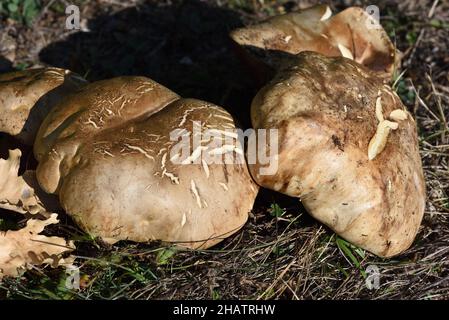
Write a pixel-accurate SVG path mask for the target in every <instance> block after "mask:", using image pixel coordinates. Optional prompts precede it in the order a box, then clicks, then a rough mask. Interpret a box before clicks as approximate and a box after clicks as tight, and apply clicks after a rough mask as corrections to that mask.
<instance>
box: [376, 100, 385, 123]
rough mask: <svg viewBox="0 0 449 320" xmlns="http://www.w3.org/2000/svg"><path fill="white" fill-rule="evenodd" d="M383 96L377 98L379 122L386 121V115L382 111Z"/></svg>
mask: <svg viewBox="0 0 449 320" xmlns="http://www.w3.org/2000/svg"><path fill="white" fill-rule="evenodd" d="M381 100H382V97H381V96H378V97H377V99H376V118H377V120H378V121H379V122H382V121H384V120H385V119H384V115H383V111H382V101H381Z"/></svg>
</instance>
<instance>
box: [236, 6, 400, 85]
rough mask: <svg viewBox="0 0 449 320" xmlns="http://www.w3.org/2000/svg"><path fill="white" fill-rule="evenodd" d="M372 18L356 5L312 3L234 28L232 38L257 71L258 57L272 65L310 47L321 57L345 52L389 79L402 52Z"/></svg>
mask: <svg viewBox="0 0 449 320" xmlns="http://www.w3.org/2000/svg"><path fill="white" fill-rule="evenodd" d="M376 23H377V22H376V21H375V20H374V19H373V18H372V17H371V16H370V15H369V14H368V13H367V12H366V11H365V10H363V9H362V8H359V7H350V8H348V9H346V10H344V11H342V12H340V13H338V14H336V15H334V16H332V11H331V10H330V8H329V7H328V6H327V5H317V6H313V7H310V8H308V9H305V10H301V11H298V12H292V13H287V14H283V15H280V16H275V17H272V18H270V19H268V20H267V21H265V22H262V23H260V24H256V25H253V26H248V27H245V28H240V29H236V30H234V31H232V32H231V38H232V39H233V40H234V41H235V43H237V44H238V45H239V46H242V47H243V50H239V52H240V54H241V56H242V58H243V59H244V60H245V61H246V62H247V63H249V64H250V65H251V66H252V67H253V69H256V70H255V71H256V72H257V71H258V70H257V69H258V68H259V69H260V68H261V67H263V64H262V63H261V62H263V63H264V64H267V65H269V66H270V67H272V68H273V69H275V70H276V69H277V68H278V67H279V64H280V63H282V61H283V60H285V58H289V57H290V56H289V54H290V55H295V54H297V53H299V52H302V51H315V52H319V53H321V54H324V55H326V56H332V57H333V56H344V57H346V58H349V59H352V60H355V61H356V62H358V63H360V64H362V65H364V66H366V67H368V68H369V69H371V70H374V71H377V72H379V73H380V74H382V75H383V76H386V77H388V78H391V75H392V73H393V71H394V70H395V68H396V67H397V66H398V64H399V63H400V56H401V54H400V53H399V51H398V50H396V48H395V46H394V45H393V43H392V42H391V41H390V39H389V37H388V35H387V33H386V32H385V30H384V29H383V28H382V27H381V26H380V25H379V24H376ZM247 51H249V52H247ZM283 53H286V54H287V56H286V55H285V54H283ZM254 56H259V57H260V58H259V59H254ZM261 60H262V61H261ZM258 62H259V63H258ZM261 64H262V66H261ZM257 66H258V67H257Z"/></svg>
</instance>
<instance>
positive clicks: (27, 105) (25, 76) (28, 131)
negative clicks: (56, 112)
mask: <svg viewBox="0 0 449 320" xmlns="http://www.w3.org/2000/svg"><path fill="white" fill-rule="evenodd" d="M85 82H86V81H85V80H84V79H82V78H81V77H80V76H78V75H76V74H73V73H72V72H70V71H68V70H64V69H59V68H39V69H31V70H23V71H15V72H9V73H5V74H1V75H0V106H1V108H0V111H1V112H0V131H1V132H5V133H8V134H10V135H12V136H15V138H16V139H18V140H19V141H21V142H23V143H24V144H27V145H32V144H33V142H34V139H35V137H36V134H37V131H38V129H39V126H40V125H41V123H42V121H43V119H44V118H45V116H46V115H47V114H48V112H49V111H50V110H51V108H52V107H53V106H54V105H55V103H56V102H57V101H59V100H60V99H62V97H63V96H64V95H66V94H68V93H69V92H72V91H74V90H76V89H77V88H79V87H80V86H82V85H84V84H85Z"/></svg>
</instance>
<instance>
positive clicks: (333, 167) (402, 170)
mask: <svg viewBox="0 0 449 320" xmlns="http://www.w3.org/2000/svg"><path fill="white" fill-rule="evenodd" d="M379 93H380V95H381V97H382V106H383V112H384V115H385V117H386V116H387V115H389V114H390V113H391V112H392V111H393V110H396V109H401V110H404V106H403V105H402V103H401V101H400V99H399V97H397V96H396V94H395V93H394V92H393V91H392V90H391V88H390V87H389V86H388V85H386V84H384V82H383V80H382V78H380V77H377V76H376V74H375V73H373V72H371V71H369V70H368V69H366V68H364V67H363V66H360V65H358V64H357V63H355V62H353V61H350V60H348V59H346V58H327V57H325V56H323V55H320V54H318V53H312V52H303V53H301V54H299V55H298V56H297V62H296V63H292V64H290V65H289V66H286V67H285V68H284V69H283V70H282V71H280V72H279V74H278V75H277V76H276V77H275V78H274V79H273V80H272V81H271V82H270V83H269V84H268V85H266V86H265V87H264V88H262V90H261V91H260V92H259V93H258V94H257V96H256V97H255V98H254V100H253V103H252V109H251V113H252V121H253V125H254V126H255V128H277V129H279V146H280V152H279V171H278V173H277V174H276V175H274V176H261V175H257V173H256V172H258V170H259V165H258V164H257V165H254V166H253V165H250V171H251V172H252V173H253V177H254V178H255V180H256V181H257V182H258V183H259V184H260V185H261V186H264V187H268V188H271V189H274V190H276V191H279V192H282V193H285V194H287V195H290V196H294V197H300V198H301V201H302V203H303V204H304V206H305V207H306V208H307V209H308V211H309V212H310V213H311V215H312V216H314V217H315V218H317V219H318V220H320V221H322V222H324V223H325V224H326V225H328V226H330V227H331V228H332V229H334V230H335V231H336V232H337V233H338V234H340V235H341V236H343V237H344V238H346V239H347V240H349V241H351V242H353V243H354V244H356V245H358V246H360V247H362V248H365V249H367V250H369V251H371V252H373V253H375V254H377V255H379V256H383V257H390V256H393V255H396V254H398V253H400V252H402V251H404V250H405V249H407V248H408V247H409V246H410V245H411V243H412V241H413V239H414V237H415V235H416V233H417V231H418V228H419V225H420V222H421V219H422V216H423V213H424V205H425V189H424V178H423V173H422V166H421V159H420V156H419V152H418V139H417V133H416V125H415V122H414V120H413V119H412V117H411V116H410V115H409V116H408V117H407V119H406V120H404V121H401V122H400V124H399V126H398V129H397V130H395V131H392V132H391V133H390V135H389V136H388V140H387V143H386V146H385V149H384V150H383V151H382V152H380V154H379V155H377V157H376V158H375V159H374V160H371V161H370V160H369V159H368V144H369V142H370V140H371V138H372V137H373V136H374V134H375V132H376V128H377V124H378V119H377V117H376V110H375V109H376V107H375V105H376V99H377V96H378V94H379ZM404 112H406V111H404ZM305 155H307V156H305Z"/></svg>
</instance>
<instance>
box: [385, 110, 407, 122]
mask: <svg viewBox="0 0 449 320" xmlns="http://www.w3.org/2000/svg"><path fill="white" fill-rule="evenodd" d="M389 118H390V119H391V120H394V121H402V120H405V119H407V113H406V112H405V111H404V110H401V109H396V110H393V111H391V113H390V116H389Z"/></svg>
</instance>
